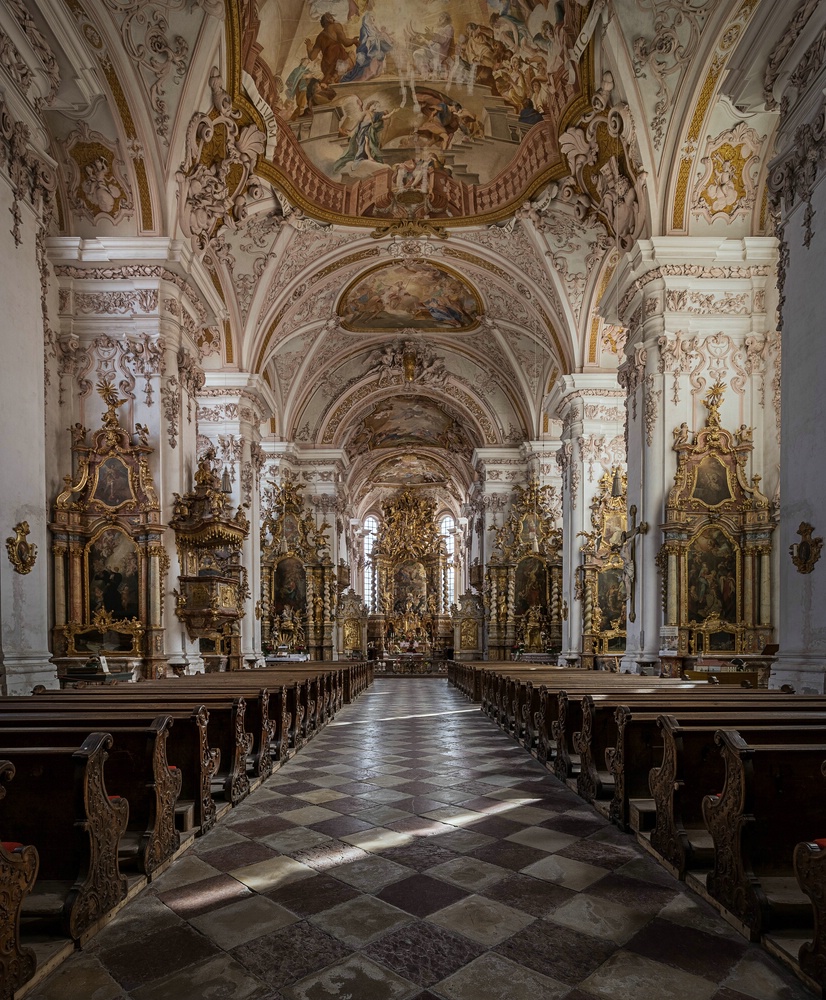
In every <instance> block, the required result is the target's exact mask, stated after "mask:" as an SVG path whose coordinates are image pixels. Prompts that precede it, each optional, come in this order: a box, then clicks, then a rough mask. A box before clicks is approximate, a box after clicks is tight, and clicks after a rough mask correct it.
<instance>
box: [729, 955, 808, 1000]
mask: <svg viewBox="0 0 826 1000" xmlns="http://www.w3.org/2000/svg"><path fill="white" fill-rule="evenodd" d="M722 985H723V986H725V987H727V988H728V989H730V990H736V991H737V992H738V993H744V994H745V995H746V996H747V997H752V998H753V1000H812V994H811V992H810V991H809V990H807V989H806V987H805V986H803V984H802V983H800V982H798V981H797V980H796V979H795V978H794V976H793V975H792V974H791V973H790V972H787V971H786V970H785V969H781V968H780V967H779V966H778V965H776V964H775V963H774V962H772V961H771V960H770V959H769V958H768V956H766V955H764V954H762V953H761V952H760V951H759V950H758V949H756V948H750V949H749V951H748V953H747V954H746V955H744V956H743V958H742V959H741V960H740V961H739V962H738V963H737V965H736V966H735V967H734V968H733V969H732V970H731V972H730V973H729V975H728V976H726V979H725V981H724V983H723V984H722Z"/></svg>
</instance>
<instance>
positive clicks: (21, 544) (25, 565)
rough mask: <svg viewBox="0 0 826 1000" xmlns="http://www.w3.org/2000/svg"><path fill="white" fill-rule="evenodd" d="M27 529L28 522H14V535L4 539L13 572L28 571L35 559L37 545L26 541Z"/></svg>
mask: <svg viewBox="0 0 826 1000" xmlns="http://www.w3.org/2000/svg"><path fill="white" fill-rule="evenodd" d="M29 530H30V529H29V522H28V521H21V522H20V523H19V524H15V526H14V535H10V536H9V537H8V538H7V539H6V551H7V552H8V553H9V560H10V562H11V564H12V566H14V571H15V573H30V572H31V570H32V567H33V566H34V563H35V560H36V559H37V546H36V545H34V544H33V543H32V542H27V541H26V536H27V535H28V534H29Z"/></svg>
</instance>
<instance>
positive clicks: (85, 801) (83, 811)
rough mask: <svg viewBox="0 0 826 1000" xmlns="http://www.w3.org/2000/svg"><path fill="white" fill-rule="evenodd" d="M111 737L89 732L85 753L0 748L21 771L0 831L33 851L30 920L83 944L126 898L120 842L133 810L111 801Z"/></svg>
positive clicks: (26, 912)
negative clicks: (85, 936)
mask: <svg viewBox="0 0 826 1000" xmlns="http://www.w3.org/2000/svg"><path fill="white" fill-rule="evenodd" d="M111 746H112V737H111V736H110V735H109V734H108V733H91V734H90V735H89V736H87V737H86V739H85V740H84V741H83V743H82V745H81V746H80V748H79V749H72V748H70V747H54V746H43V747H25V748H22V747H10V748H6V747H0V759H4V760H6V759H7V760H10V761H11V762H12V763H13V765H14V767H15V770H16V777H15V789H14V792H15V794H14V795H11V796H7V797H6V798H5V799H4V800H3V806H2V809H0V826H1V827H2V828H3V830H9V831H14V837H15V838H16V839H17V840H19V841H21V842H23V843H25V844H31V845H33V846H34V847H35V848H36V850H37V853H38V855H39V858H40V868H39V871H38V878H37V881H36V882H35V886H34V889H33V891H32V892H31V893H30V894H29V896H28V897H27V898H26V899H25V901H24V903H23V909H22V914H23V918H24V922H26V923H28V922H29V920H37V921H38V922H40V921H45V922H46V923H54V924H56V925H57V926H58V927H59V929H60V931H61V932H62V933H64V934H67V935H69V936H70V937H72V938H73V939H74V940H76V941H77V940H79V939H80V938H81V937H82V936H83V934H84V933H85V932H86V931H88V930H89V929H90V928H91V927H92V926H93V925H94V924H96V923H97V922H98V921H99V920H100V919H102V918H103V917H105V916H106V914H107V913H109V912H110V911H111V910H112V909H113V908H114V907H116V906H117V905H118V904H119V903H121V902H123V900H125V898H126V894H127V889H128V884H127V879H126V877H125V876H124V875H122V874H121V871H120V868H119V865H118V844H119V843H120V838H121V837H122V836H123V833H124V831H125V829H126V824H127V822H128V815H129V804H128V803H127V801H126V799H123V798H119V797H110V796H109V794H108V792H107V788H106V783H105V780H104V770H105V762H106V756H107V751H108V750H109V748H110V747H111Z"/></svg>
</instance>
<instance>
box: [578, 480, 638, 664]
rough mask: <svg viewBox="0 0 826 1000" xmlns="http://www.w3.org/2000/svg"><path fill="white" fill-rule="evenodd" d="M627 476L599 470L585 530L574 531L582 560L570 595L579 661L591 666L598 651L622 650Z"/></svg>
mask: <svg viewBox="0 0 826 1000" xmlns="http://www.w3.org/2000/svg"><path fill="white" fill-rule="evenodd" d="M626 504H627V479H626V476H625V474H624V473H622V472H621V471H620V469H618V468H617V469H612V470H611V471H610V472H605V473H604V474H603V475H602V477H601V479H600V481H599V486H598V489H597V492H596V494H595V495H594V498H593V500H592V501H591V530H590V531H588V532H580V536H579V537H581V538H582V539H583V542H582V545H581V546H580V552H581V554H582V556H581V558H582V561H581V563H580V565H579V566H578V567H577V569H576V578H575V591H574V593H575V597H576V599H577V600H580V601H582V647H581V648H582V658H581V665H582V666H583V667H585V668H586V669H591V668H593V667H594V665H595V661H596V660H597V659H598V658H599V657H602V656H611V657H617V656H621V655H622V654H623V653H624V652H625V635H626V614H627V608H626V598H627V596H628V595H627V588H626V582H627V579H628V576H629V572H630V567H629V566H628V564H627V561H626V560H627V556H626V555H625V553H624V544H625V538H626V530H627V527H628V515H627V511H626Z"/></svg>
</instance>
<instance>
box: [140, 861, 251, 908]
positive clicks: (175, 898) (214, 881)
mask: <svg viewBox="0 0 826 1000" xmlns="http://www.w3.org/2000/svg"><path fill="white" fill-rule="evenodd" d="M265 863H266V862H265ZM249 895H250V888H249V887H247V886H246V885H242V884H241V883H240V882H239V881H238V880H237V879H236V878H233V877H232V876H231V875H228V874H224V875H215V876H213V877H212V878H205V879H201V881H200V882H189V883H187V884H186V885H181V886H177V887H176V888H174V889H169V890H167V891H165V892H159V893H158V899H159V900H160V901H161V902H162V903H164V904H165V905H166V906H168V907H169V909H170V910H172V912H173V913H175V914H177V916H179V917H182V918H183V919H185V920H191V919H192V918H193V917H197V916H199V915H200V914H202V913H208V912H209V911H210V910H216V909H219V908H220V907H222V906H227V905H228V904H229V903H234V902H236V901H237V900H239V899H243V898H244V897H246V896H249Z"/></svg>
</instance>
